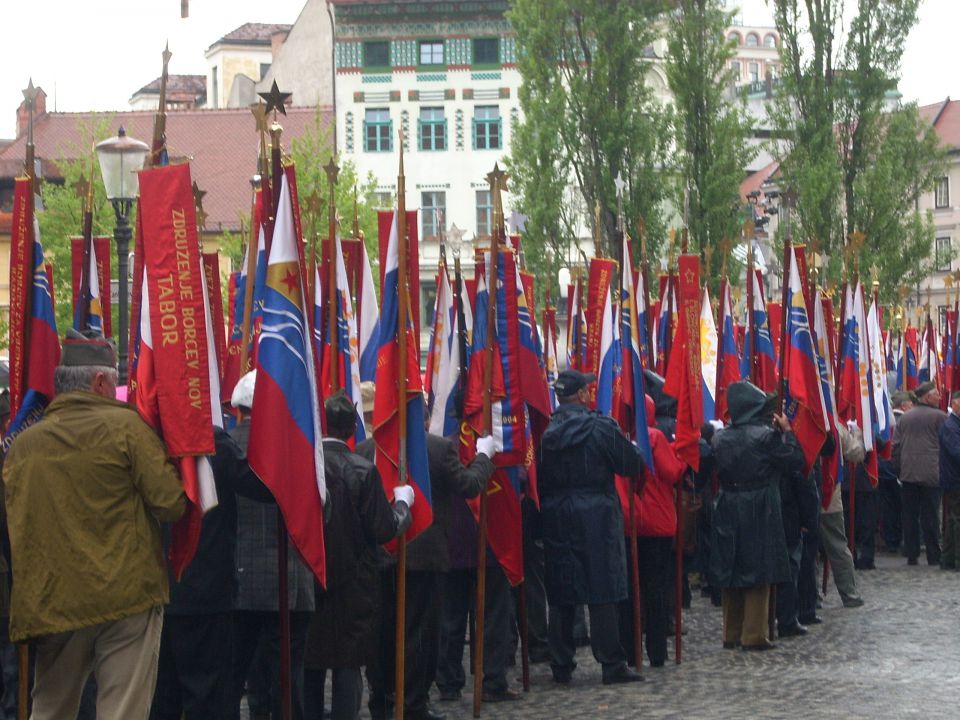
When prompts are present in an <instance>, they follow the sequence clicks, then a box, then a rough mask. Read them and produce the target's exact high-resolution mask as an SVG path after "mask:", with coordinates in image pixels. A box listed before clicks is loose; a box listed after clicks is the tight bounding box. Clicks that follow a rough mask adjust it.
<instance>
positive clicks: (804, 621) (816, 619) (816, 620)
mask: <svg viewBox="0 0 960 720" xmlns="http://www.w3.org/2000/svg"><path fill="white" fill-rule="evenodd" d="M822 622H823V618H822V617H820V616H819V615H811V616H810V617H802V618H800V624H801V625H819V624H820V623H822Z"/></svg>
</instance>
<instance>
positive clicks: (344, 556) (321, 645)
mask: <svg viewBox="0 0 960 720" xmlns="http://www.w3.org/2000/svg"><path fill="white" fill-rule="evenodd" d="M324 409H325V411H326V416H327V437H326V438H325V439H324V441H323V465H324V471H325V476H326V484H327V490H328V492H329V493H330V506H331V513H330V520H329V521H328V522H327V523H326V525H325V526H324V531H325V533H326V548H327V587H326V589H325V590H324V589H323V588H321V587H319V586H317V588H316V595H315V598H316V611H315V612H314V614H313V618H312V620H311V622H310V630H309V635H308V637H307V651H306V657H305V660H304V666H305V668H306V669H305V674H304V695H305V699H304V709H305V715H306V717H308V718H320V717H322V716H323V687H324V682H325V680H326V672H327V669H328V668H329V669H332V670H333V697H332V703H331V704H332V718H333V720H354V718H356V717H357V714H358V713H359V712H360V698H361V695H362V694H363V682H362V679H361V675H360V668H361V667H362V666H364V665H366V664H367V663H368V662H370V660H371V659H372V658H373V655H374V647H375V636H374V628H375V625H376V622H375V621H376V617H377V612H378V604H379V603H378V592H377V591H378V588H379V577H378V571H377V548H378V547H379V546H380V545H382V544H383V543H385V542H388V541H389V540H392V539H393V538H394V537H396V536H397V535H399V534H400V533H402V532H404V531H405V530H406V529H407V528H408V527H409V526H410V521H411V518H412V516H411V515H410V510H409V508H410V507H411V506H412V505H413V488H411V487H410V486H408V485H403V486H398V487H396V488H394V491H393V495H394V501H395V502H394V505H393V508H392V509H391V507H390V503H389V502H388V501H387V496H386V495H385V494H384V492H383V484H382V481H381V480H380V473H379V472H377V468H376V466H375V465H374V464H373V463H372V462H370V461H369V460H367V459H366V458H363V457H360V456H359V455H357V454H356V453H354V452H352V451H351V450H350V447H349V446H348V445H347V440H349V439H350V438H351V437H353V435H354V433H355V432H356V429H357V412H356V408H355V407H354V405H353V403H352V402H351V401H350V399H349V398H348V397H347V396H346V394H345V393H344V392H343V391H340V392H338V393H336V394H334V395H332V396H331V397H329V398H327V401H326V403H324Z"/></svg>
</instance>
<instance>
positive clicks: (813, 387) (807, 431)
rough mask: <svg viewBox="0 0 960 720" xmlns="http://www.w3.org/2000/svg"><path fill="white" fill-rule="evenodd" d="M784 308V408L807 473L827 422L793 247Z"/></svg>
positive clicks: (817, 451)
mask: <svg viewBox="0 0 960 720" xmlns="http://www.w3.org/2000/svg"><path fill="white" fill-rule="evenodd" d="M784 312H786V313H787V317H786V334H785V335H784V338H783V343H784V346H783V347H784V351H783V353H784V357H783V374H784V378H783V379H784V383H783V384H784V399H783V408H784V413H785V414H786V415H787V417H788V418H789V419H790V423H791V425H792V426H793V431H794V434H795V435H796V436H797V441H798V442H799V443H800V447H801V448H802V449H803V457H804V461H805V465H804V474H808V473H809V472H810V469H811V468H812V467H813V463H814V462H815V461H816V459H817V455H818V454H819V453H820V449H821V448H822V447H823V442H824V440H825V439H826V435H827V424H826V417H825V411H824V404H823V394H822V387H821V379H820V370H819V367H818V365H817V356H816V350H815V348H814V343H813V334H812V333H811V332H810V318H809V316H808V315H807V302H806V299H805V297H804V294H803V284H802V283H801V280H800V268H799V266H798V263H797V255H796V252H795V251H794V250H793V249H792V248H791V250H790V278H789V281H788V284H787V303H786V307H785V308H784Z"/></svg>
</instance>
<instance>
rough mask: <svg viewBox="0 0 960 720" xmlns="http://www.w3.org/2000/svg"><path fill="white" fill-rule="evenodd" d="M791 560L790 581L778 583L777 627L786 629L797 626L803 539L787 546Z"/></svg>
mask: <svg viewBox="0 0 960 720" xmlns="http://www.w3.org/2000/svg"><path fill="white" fill-rule="evenodd" d="M787 557H788V558H789V560H790V579H789V580H786V581H784V582H781V583H777V627H778V628H781V629H786V628H789V627H793V626H795V625H796V624H797V614H798V612H799V598H798V591H797V582H798V581H799V578H800V563H801V561H802V559H803V539H802V537H801V539H798V540H797V541H796V542H794V543H792V544H788V545H787Z"/></svg>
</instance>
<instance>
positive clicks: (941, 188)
mask: <svg viewBox="0 0 960 720" xmlns="http://www.w3.org/2000/svg"><path fill="white" fill-rule="evenodd" d="M934 205H935V207H937V208H947V207H950V178H948V177H942V178H939V179H938V180H937V186H936V189H935V190H934Z"/></svg>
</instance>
